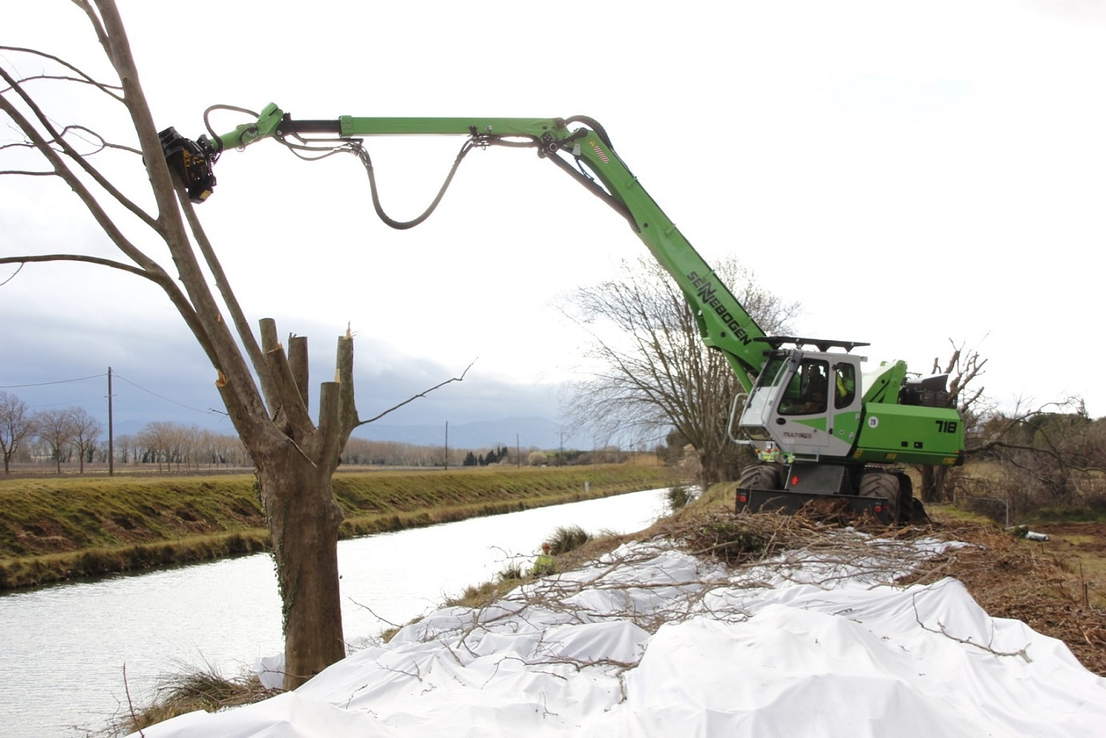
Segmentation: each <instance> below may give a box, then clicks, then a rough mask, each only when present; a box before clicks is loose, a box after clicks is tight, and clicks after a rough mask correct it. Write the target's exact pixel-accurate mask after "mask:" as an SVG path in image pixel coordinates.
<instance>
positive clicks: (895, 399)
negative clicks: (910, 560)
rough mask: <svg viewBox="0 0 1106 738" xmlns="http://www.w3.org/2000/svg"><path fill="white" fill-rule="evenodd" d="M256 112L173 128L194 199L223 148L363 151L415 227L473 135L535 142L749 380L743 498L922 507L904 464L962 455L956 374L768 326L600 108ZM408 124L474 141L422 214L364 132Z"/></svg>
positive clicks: (170, 151) (871, 509) (739, 412)
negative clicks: (488, 114)
mask: <svg viewBox="0 0 1106 738" xmlns="http://www.w3.org/2000/svg"><path fill="white" fill-rule="evenodd" d="M224 107H226V106H213V107H212V108H209V109H208V111H207V113H205V115H204V120H205V122H207V121H208V113H210V112H211V111H212V110H215V109H219V108H224ZM235 110H239V111H241V110H242V109H238V108H235ZM243 112H249V111H243ZM249 114H250V115H251V118H254V119H253V120H251V121H250V122H249V123H247V124H244V125H240V126H238V127H237V128H235V129H234V130H233V131H231V132H229V133H225V134H221V135H220V134H216V133H215V132H214V130H213V129H212V128H211V126H210V124H208V132H209V133H210V134H211V136H210V137H208V136H201V137H200V138H199V139H197V140H195V141H193V140H189V139H186V138H184V137H182V136H180V135H179V134H177V133H176V131H175V130H173V129H172V128H169V129H166V130H165V131H162V133H161V139H162V146H163V148H164V150H165V154H166V158H167V159H168V161H169V163H170V166H171V168H172V169H173V170H174V171H175V172H176V173H177V175H178V176H179V177H180V178H181V180H182V183H183V185H184V186H185V187H186V189H187V191H188V195H189V197H190V198H191V199H192V200H193V201H195V202H202V201H204V200H205V199H207V197H208V196H209V195H210V194H211V192H212V188H213V187H214V186H215V177H214V175H213V173H212V165H213V164H214V163H215V162H216V160H217V159H218V158H219V156H220V154H221V153H223V152H224V151H226V150H228V149H243V148H245V147H246V146H249V145H251V144H254V143H256V142H258V141H262V140H265V139H274V140H276V141H278V142H280V143H282V144H284V145H285V146H288V147H289V148H290V149H292V150H293V151H294V152H295V153H298V154H300V155H301V156H304V157H305V158H314V157H319V156H328V155H330V154H334V153H339V152H347V153H351V154H354V155H356V156H357V157H358V158H359V159H360V160H361V162H362V164H363V165H364V166H365V168H366V170H367V172H368V175H369V183H370V185H371V188H372V196H373V198H372V199H373V204H374V207H375V208H376V211H377V213H378V214H379V215H380V216H381V218H382V219H383V220H384V221H385V222H386V223H388V225H390V226H392V227H394V228H408V227H411V226H413V225H417V224H418V223H419V222H421V221H422V220H424V219H425V218H426V217H427V216H428V215H429V214H430V213H431V212H432V211H433V209H434V207H436V205H437V203H438V202H439V201H440V200H441V197H442V195H443V194H444V193H445V190H446V188H447V187H448V185H449V183H450V180H451V179H452V177H453V173H454V172H455V171H456V169H457V166H458V165H459V164H460V162H461V160H462V159H463V158H464V156H465V154H467V153H468V151H470V150H471V149H472V148H474V147H486V146H516V147H525V148H533V149H535V150H536V151H537V153H538V156H540V157H542V158H544V159H546V160H548V161H550V162H551V163H553V164H555V165H556V166H558V167H559V168H560V169H561V170H562V171H564V172H566V173H567V174H569V175H570V176H571V177H573V178H574V179H575V180H576V181H577V182H579V183H580V184H582V185H583V186H584V187H586V188H587V189H588V190H590V191H591V192H592V193H593V194H595V195H596V196H598V197H599V198H600V199H601V200H603V202H605V203H607V204H608V205H609V206H610V207H611V208H613V209H614V211H615V212H617V213H618V214H619V215H621V216H622V217H623V218H625V219H626V221H627V223H629V225H630V228H631V229H633V231H634V233H636V234H637V235H638V237H639V238H640V239H641V240H642V241H643V242H644V243H645V245H646V247H648V249H649V251H650V252H651V253H652V254H653V256H654V257H655V258H656V259H657V261H659V262H660V263H661V265H663V266H664V268H665V269H666V270H667V271H668V273H669V274H670V275H671V276H672V278H673V279H674V280H676V282H677V284H679V286H680V289H681V290H682V292H683V294H684V297H685V298H686V299H687V302H688V304H689V306H690V308H691V311H692V313H693V314H694V315H695V317H696V320H697V322H698V327H699V333H700V335H701V336H702V339H703V342H704V343H705V344H706V345H707V346H708V347H710V348H711V349H715V350H717V351H721V352H722V354H723V355H724V356H725V358H726V360H727V361H728V363H729V364H730V366H731V367H732V368H733V371H734V373H735V374H736V376H737V380H738V383H739V384H740V385H741V386H742V388H743V392H742V393H740V394H739V395H738V396H737V397H735V398H734V402H733V405H732V408H733V409H732V411H731V414H730V422H729V425H728V432H729V433H730V435H731V437H733V439H734V440H735V441H736V442H738V443H746V444H750V445H752V446H753V447H754V448H755V449H756V450H757V452H758V457H759V458H760V462H759V463H757V464H753V465H750V466H747V467H746V468H745V470H744V471H743V473H742V474H741V478H740V480H739V481H738V484H737V486H736V506H737V509H739V510H741V509H748V510H751V511H758V510H763V509H770V508H773V509H785V510H794V509H798V508H799V507H800V506H802V505H804V504H806V503H807V502H810V501H812V500H825V499H833V500H836V501H838V502H839V503H843V504H844V506H846V507H847V508H848V509H849V510H851V511H852V512H854V513H857V514H864V513H867V514H870V515H872V516H874V517H876V518H877V519H879V520H882V521H884V522H906V521H909V520H912V519H917V518H918V517H924V512H923V511H922V509H921V504H920V503H919V502H918V501H917V500H914V499H913V494H912V488H911V482H910V478H909V477H908V476H907V475H906V474H905V472H904V471H903V470H902V467H900V466H899V465H901V464H922V465H953V464H958V463H960V461H961V458H962V454H963V447H964V427H963V422H962V421H961V418H960V416H959V415H958V413H957V411H956V410H955V409H951V408H947V407H945V406H944V405H945V404H946V401H947V394H946V392H945V381H946V379H947V377H946V376H943V375H937V376H933V377H926V378H909V377H908V375H907V368H906V364H905V363H904V362H902V361H895V362H884V363H881V364H880V365H879V366H877V367H873V368H872V369H871V370H870V371H863V369H862V366H861V365H862V363H863V362H864V361H865V359H864V357H861V356H858V355H857V354H855V353H853V352H854V350H855V349H857V348H859V347H861V346H867V345H868V344H866V343H859V342H856V341H841V340H826V339H820V338H804V337H797V336H771V337H770V336H766V335H765V334H764V331H762V330H761V329H760V327H759V326H758V325H757V324H756V322H755V321H754V320H753V319H752V318H751V317H750V316H749V314H748V313H747V312H746V311H745V309H744V308H743V307H742V305H741V303H739V302H738V301H737V299H736V298H735V297H734V296H733V294H732V293H731V292H730V290H729V289H728V288H727V286H726V285H725V284H724V283H723V282H722V281H721V280H720V279H719V278H718V277H717V275H715V273H714V271H713V270H712V269H711V268H710V266H708V265H707V263H706V262H705V261H703V259H702V257H701V256H700V255H699V254H698V252H696V250H695V249H694V248H693V247H692V246H691V244H690V243H688V241H687V239H685V238H684V237H683V235H682V234H681V233H680V231H679V230H678V229H677V228H676V226H675V225H674V224H673V223H672V221H671V220H670V219H669V218H668V216H666V215H665V214H664V212H663V211H662V210H661V209H660V207H658V205H657V203H656V202H654V201H653V199H652V198H651V197H650V196H649V194H648V193H647V192H646V191H645V189H644V188H643V187H642V186H641V183H640V182H639V181H638V179H637V177H635V176H634V174H633V173H632V172H631V171H630V169H629V167H627V166H626V164H625V163H624V162H623V161H622V159H621V158H620V157H619V155H618V154H617V153H616V152H615V149H614V147H613V145H612V144H611V139H610V137H609V136H608V135H607V133H606V131H605V130H604V129H603V127H602V126H601V125H599V123H597V122H596V121H595V120H593V119H591V118H588V117H586V116H574V117H571V118H563V119H562V118H358V117H351V116H342V117H339V118H335V119H330V120H295V119H293V118H292V117H291V116H290V115H288V114H286V113H285V112H284V111H283V110H281V109H280V108H278V107H277V106H276V105H268V106H267V107H265V108H264V109H263V110H262V111H261V113H260V114H257V113H249ZM404 134H413V135H456V136H462V137H464V143H463V145H462V147H461V151H460V153H459V154H458V156H457V159H456V160H455V162H454V164H453V169H452V170H451V171H450V173H449V176H448V177H447V178H446V181H445V183H444V184H443V185H442V188H441V190H440V191H439V192H438V195H437V197H436V198H435V200H434V201H433V202H432V203H431V205H430V207H429V208H427V210H426V211H425V212H424V213H423V214H422V215H420V216H419V217H418V218H415V219H414V220H412V221H407V222H399V221H395V220H392V219H391V218H389V217H388V216H387V214H386V213H384V211H383V210H382V208H381V207H380V202H379V198H378V197H377V194H376V181H375V177H374V176H373V168H372V160H371V159H370V157H369V155H368V152H367V150H366V148H365V146H364V139H365V138H366V137H372V136H379V135H404ZM735 421H736V422H735Z"/></svg>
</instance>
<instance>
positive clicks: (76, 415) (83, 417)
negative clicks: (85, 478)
mask: <svg viewBox="0 0 1106 738" xmlns="http://www.w3.org/2000/svg"><path fill="white" fill-rule="evenodd" d="M69 418H70V422H71V423H72V424H73V447H74V449H76V451H77V457H78V459H80V470H81V471H80V473H81V474H84V460H85V456H87V455H88V452H89V451H91V450H92V449H94V448H96V441H98V440H99V438H100V433H101V432H102V431H103V426H101V425H100V421H98V420H96V418H94V417H92V416H91V415H89V414H88V413H87V412H86V411H85V409H84V408H82V407H75V408H72V409H71V410H70V413H69Z"/></svg>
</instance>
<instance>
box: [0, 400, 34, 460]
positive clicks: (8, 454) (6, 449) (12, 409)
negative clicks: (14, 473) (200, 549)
mask: <svg viewBox="0 0 1106 738" xmlns="http://www.w3.org/2000/svg"><path fill="white" fill-rule="evenodd" d="M34 430H35V425H34V422H33V421H32V420H31V414H30V412H29V411H28V410H27V404H26V403H25V402H23V400H20V399H19V398H18V397H16V396H15V395H12V394H9V393H7V392H0V452H2V453H3V454H4V473H5V474H11V461H12V457H14V456H15V454H16V453H17V452H18V451H19V448H20V446H22V444H23V441H24V440H26V439H27V438H28V437H30V436H32V435H34Z"/></svg>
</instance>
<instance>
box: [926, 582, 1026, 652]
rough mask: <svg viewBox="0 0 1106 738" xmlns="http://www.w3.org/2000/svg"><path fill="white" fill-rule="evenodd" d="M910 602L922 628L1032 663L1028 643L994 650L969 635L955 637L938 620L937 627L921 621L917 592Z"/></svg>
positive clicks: (982, 649)
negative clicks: (1011, 649)
mask: <svg viewBox="0 0 1106 738" xmlns="http://www.w3.org/2000/svg"><path fill="white" fill-rule="evenodd" d="M911 603H912V604H913V606H914V620H915V621H916V622H917V623H918V625H919V626H921V628H922V630H928V631H929V632H930V633H937V634H938V635H943V636H944V637H945V638H948V639H949V640H951V641H956V642H957V643H963V644H964V645H966V646H975V647H976V648H978V649H980V650H981V651H986V652H987V653H990V654H994V655H995V656H1021V657H1022V658H1023V659H1025V663H1027V664H1032V663H1033V659H1031V658H1029V653H1028V652H1027V651H1026V649H1028V648H1029V644H1026V645H1025V646H1024V647H1022V648H1020V649H1018V650H1017V651H996V650H995V649H993V648H991V647H990V646H984V645H983V644H982V643H976V642H975V641H973V640H972V638H971V636H968V637H967V638H957V637H956V636H954V635H952V634H950V633H949V632H948V631H947V630H945V626H944V624H942V623H941V621H940V620H938V621H937V627H936V628H931V627H929V626H928V625H926V624H925V623H923V622H922V618H921V616H920V615H918V595H917V594H915V595H914V596H913V597H912V598H911Z"/></svg>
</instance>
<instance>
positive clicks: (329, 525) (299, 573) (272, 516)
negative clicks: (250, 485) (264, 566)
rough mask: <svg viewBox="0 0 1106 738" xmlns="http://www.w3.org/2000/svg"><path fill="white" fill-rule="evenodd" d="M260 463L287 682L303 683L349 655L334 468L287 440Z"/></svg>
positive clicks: (262, 495)
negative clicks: (321, 466)
mask: <svg viewBox="0 0 1106 738" xmlns="http://www.w3.org/2000/svg"><path fill="white" fill-rule="evenodd" d="M266 456H267V458H266V459H265V460H264V462H262V463H259V464H258V465H257V466H258V472H257V474H258V479H259V481H260V484H261V499H262V502H263V504H264V506H265V511H266V514H267V515H268V517H269V530H270V531H271V533H272V538H273V559H274V560H275V561H276V567H277V580H278V584H279V586H280V594H281V600H282V602H283V617H284V638H285V662H284V670H285V679H284V683H285V687H286V688H289V687H293V686H298V685H300V684H302V683H303V682H305V681H307V680H308V679H310V678H311V677H313V676H315V674H317V673H318V672H320V671H321V670H322V669H323V668H325V667H326V666H327V665H328V664H332V663H334V662H335V661H338V660H339V659H342V658H344V657H345V655H346V653H345V642H344V641H343V639H342V608H341V599H340V596H339V589H338V553H337V545H338V525H339V523H341V521H342V513H341V510H340V509H339V508H338V506H337V505H336V504H335V503H334V500H333V496H332V494H331V486H330V475H331V470H330V469H329V468H324V469H319V468H317V467H315V466H314V465H313V464H311V462H309V461H308V460H307V459H306V458H305V457H304V456H303V455H302V454H300V453H299V452H298V451H296V450H295V448H294V447H292V446H291V445H290V444H289V445H286V448H285V449H279V450H275V451H274V452H272V453H269V454H266Z"/></svg>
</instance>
